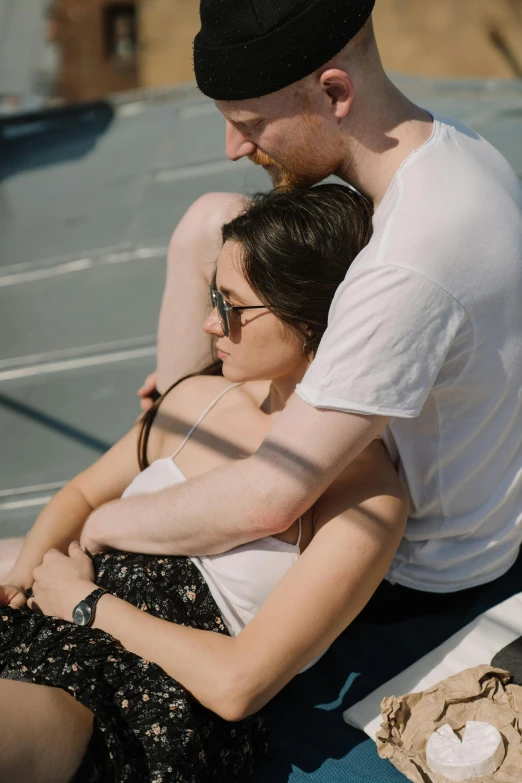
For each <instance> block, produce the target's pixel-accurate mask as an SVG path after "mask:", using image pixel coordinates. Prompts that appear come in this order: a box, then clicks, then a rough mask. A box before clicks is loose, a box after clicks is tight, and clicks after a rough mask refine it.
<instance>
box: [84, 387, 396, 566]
mask: <svg viewBox="0 0 522 783" xmlns="http://www.w3.org/2000/svg"><path fill="white" fill-rule="evenodd" d="M385 423H386V420H385V419H383V418H380V417H376V416H374V417H365V416H356V415H352V414H347V413H339V412H336V411H319V410H316V409H315V408H312V407H311V406H309V405H307V404H306V403H305V402H303V401H302V400H300V399H293V400H292V401H291V403H290V404H289V405H288V406H287V409H286V410H285V411H283V413H282V414H281V416H280V418H279V420H278V421H277V422H276V423H275V425H274V426H273V427H272V429H271V430H270V432H269V433H268V435H267V437H266V438H265V441H264V443H263V444H262V446H261V447H260V449H259V450H258V452H256V454H254V455H252V456H251V457H249V458H248V459H246V460H242V461H238V462H234V463H232V464H230V465H227V466H225V467H221V468H218V469H217V470H214V471H212V472H211V473H207V474H205V475H203V476H198V477H196V478H193V479H191V480H190V481H187V482H184V483H183V484H178V485H176V486H174V487H171V488H168V489H165V490H162V491H160V492H157V493H153V494H150V495H140V496H135V497H130V498H126V499H124V500H118V501H113V502H112V503H109V504H106V505H105V506H103V507H102V508H100V509H98V510H97V511H96V512H95V513H94V514H93V515H92V516H91V518H90V519H89V520H88V522H87V525H86V527H85V531H84V535H83V536H82V545H84V546H86V548H88V549H89V551H92V552H96V551H100V550H101V549H104V548H114V549H122V550H126V551H132V552H143V553H149V554H173V555H209V554H216V553H219V552H225V551H227V550H229V549H232V548H233V547H235V546H239V545H241V544H245V543H247V542H249V541H254V540H256V539H258V538H263V537H264V536H267V535H273V534H276V533H280V532H282V531H283V530H286V529H287V528H288V527H289V526H290V525H291V524H292V523H293V522H294V521H295V520H296V519H297V518H298V517H299V515H300V514H303V513H304V512H305V511H306V510H307V509H308V508H309V507H310V506H311V505H312V504H313V503H314V502H315V501H316V500H317V498H318V497H319V496H320V495H321V494H322V493H323V492H324V490H325V489H326V488H327V487H328V486H329V485H330V483H331V482H332V481H333V480H334V479H335V478H336V476H337V475H338V474H339V473H340V472H341V471H342V470H343V469H344V468H345V467H346V465H347V464H349V463H350V462H351V461H352V460H353V459H355V457H356V456H357V455H358V454H359V453H360V452H361V451H362V450H363V448H364V447H365V446H367V445H368V443H369V442H370V441H371V440H372V439H373V438H374V437H375V436H376V434H377V433H378V432H379V431H380V430H381V429H382V427H383V426H384V424H385Z"/></svg>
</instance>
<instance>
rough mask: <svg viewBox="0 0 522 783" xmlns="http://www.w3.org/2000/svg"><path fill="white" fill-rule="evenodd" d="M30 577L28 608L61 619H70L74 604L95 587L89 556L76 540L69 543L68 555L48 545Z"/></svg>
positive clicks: (92, 567)
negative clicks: (49, 547) (30, 590)
mask: <svg viewBox="0 0 522 783" xmlns="http://www.w3.org/2000/svg"><path fill="white" fill-rule="evenodd" d="M33 577H34V584H33V597H32V598H30V599H29V601H28V604H27V605H28V606H29V608H30V609H34V610H36V611H40V612H42V613H43V614H46V615H49V616H51V617H60V618H61V619H62V620H68V621H71V620H72V612H73V609H74V607H75V606H76V604H78V603H79V602H80V601H83V599H84V598H86V597H87V596H88V595H89V593H92V591H93V590H94V589H95V588H96V584H95V582H94V566H93V564H92V560H91V558H90V557H89V556H88V555H87V554H86V553H85V552H84V551H83V550H82V549H81V547H80V545H79V543H78V542H77V541H73V542H72V544H71V545H70V546H69V555H68V556H67V555H64V554H62V553H61V552H58V550H56V549H50V550H49V552H47V553H46V554H45V555H44V559H43V561H42V564H41V565H39V566H38V567H37V568H35V569H34V572H33Z"/></svg>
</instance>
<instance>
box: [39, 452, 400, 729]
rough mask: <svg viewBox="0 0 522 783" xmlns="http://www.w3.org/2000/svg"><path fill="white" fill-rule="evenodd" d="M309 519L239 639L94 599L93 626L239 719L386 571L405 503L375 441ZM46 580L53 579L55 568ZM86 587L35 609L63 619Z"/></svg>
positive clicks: (308, 656) (355, 609) (329, 638)
mask: <svg viewBox="0 0 522 783" xmlns="http://www.w3.org/2000/svg"><path fill="white" fill-rule="evenodd" d="M314 516H315V522H316V530H317V532H316V535H315V537H314V539H313V540H312V542H311V543H310V545H309V546H308V547H307V549H306V550H305V552H304V553H303V555H302V556H301V557H300V558H299V559H298V561H297V563H296V564H295V565H294V566H293V567H292V568H291V569H290V571H289V572H288V574H287V575H286V576H285V577H284V579H283V580H282V581H281V582H280V583H279V585H278V586H277V587H276V589H275V590H274V592H273V593H272V594H271V595H270V596H269V598H268V599H267V601H266V602H265V604H264V605H263V607H262V608H261V610H260V611H259V613H258V614H257V615H256V617H255V618H254V619H253V620H252V621H251V623H249V625H248V626H247V627H246V628H245V629H244V631H242V632H241V634H240V635H239V636H238V637H236V638H230V637H227V636H222V635H220V634H215V633H211V632H208V631H199V630H195V629H192V628H184V627H182V626H178V625H174V624H172V623H168V622H166V621H164V620H159V619H157V618H155V617H152V616H150V615H148V614H146V613H144V612H142V611H140V610H139V609H136V608H135V607H133V606H131V605H130V604H128V603H126V602H125V601H122V600H120V599H118V598H115V597H114V596H111V595H105V596H103V597H102V599H101V600H100V602H99V604H98V608H97V612H96V619H95V624H94V627H95V628H100V629H101V630H103V631H106V632H107V633H110V634H111V635H112V636H114V637H115V638H116V639H118V640H119V641H120V642H121V644H122V645H123V646H124V647H125V648H126V649H128V650H130V651H131V652H134V653H136V654H137V655H139V656H141V657H142V658H145V659H146V660H150V661H154V662H155V663H157V664H158V665H159V666H161V667H162V669H164V671H166V672H167V674H169V675H170V676H172V677H174V678H175V679H176V680H178V682H180V683H181V684H182V685H183V686H184V687H185V688H187V689H188V690H189V691H191V692H192V694H193V695H194V696H195V698H197V699H198V700H199V701H200V702H201V703H202V704H204V705H205V706H206V707H208V708H209V709H211V710H213V711H214V712H216V713H218V714H219V715H221V716H222V717H223V718H225V719H226V720H239V719H241V718H243V717H246V716H247V715H249V714H251V713H253V712H255V711H257V710H258V709H260V708H261V707H262V706H263V705H264V704H266V703H267V702H268V701H269V700H270V699H271V698H272V697H273V696H275V694H276V693H277V692H278V691H279V690H281V688H282V687H283V686H284V685H285V684H286V683H287V682H288V681H289V680H290V679H292V677H293V676H294V675H296V674H297V673H298V672H299V671H300V670H301V669H302V668H303V667H304V666H306V664H307V663H309V662H310V661H312V660H313V659H314V658H315V657H316V656H317V655H318V654H319V653H320V652H322V651H323V650H324V649H325V648H326V647H328V645H330V644H331V643H332V642H333V640H334V639H335V638H336V637H337V636H338V635H339V634H340V633H341V632H342V631H343V630H344V629H345V628H346V627H347V626H348V625H349V624H350V623H351V621H352V620H353V619H354V618H355V617H356V616H357V614H358V613H359V612H360V611H361V609H362V608H363V607H364V606H365V604H366V603H367V602H368V600H369V599H370V597H371V595H372V594H373V592H374V591H375V589H376V588H377V586H378V585H379V583H380V582H381V580H382V579H383V577H384V575H385V574H386V572H387V570H388V568H389V566H390V563H391V561H392V558H393V555H394V553H395V551H396V549H397V547H398V545H399V542H400V540H401V537H402V535H403V532H404V526H405V523H406V517H407V501H406V497H405V492H404V490H403V488H402V486H401V485H400V482H399V480H398V478H397V475H396V473H395V471H394V470H393V468H392V466H391V463H390V460H389V458H388V456H387V454H386V452H385V450H384V447H383V446H382V444H381V443H378V442H375V443H372V444H371V445H370V447H369V448H368V449H367V450H366V451H365V452H364V453H363V454H362V455H361V456H360V457H359V459H358V460H356V461H355V462H354V463H352V465H351V466H350V467H349V468H348V469H347V470H346V471H344V473H343V474H342V475H341V476H340V477H339V478H338V479H337V481H336V482H335V483H334V484H333V485H332V486H331V487H330V489H329V490H328V491H327V492H326V493H325V494H324V495H323V497H322V498H321V499H320V500H319V501H318V503H317V504H316V508H315V513H314ZM50 578H51V580H52V579H55V580H56V565H54V567H53V568H52V569H51V570H50ZM92 587H93V586H92V585H89V584H88V583H87V584H77V585H76V586H75V587H74V589H72V588H73V586H72V585H70V587H69V590H65V589H63V587H61V588H60V587H59V586H58V588H56V589H55V595H56V598H55V599H54V601H55V603H54V604H53V602H52V601H50V602H49V603H48V604H46V603H45V602H44V603H43V606H42V608H43V610H44V611H45V612H46V613H53V612H56V611H57V610H60V611H59V616H64V618H65V619H70V616H71V612H72V607H73V606H74V604H75V603H77V602H78V601H79V600H81V599H82V598H84V597H85V595H87V593H88V592H89V591H90V589H92ZM71 590H72V592H71ZM66 592H69V597H68V598H67V599H66V604H67V605H65V604H64V601H65V599H64V594H65V593H66ZM82 593H85V595H83V594H82ZM35 595H36V591H35ZM73 602H74V603H73ZM58 603H59V605H58ZM48 609H51V611H48Z"/></svg>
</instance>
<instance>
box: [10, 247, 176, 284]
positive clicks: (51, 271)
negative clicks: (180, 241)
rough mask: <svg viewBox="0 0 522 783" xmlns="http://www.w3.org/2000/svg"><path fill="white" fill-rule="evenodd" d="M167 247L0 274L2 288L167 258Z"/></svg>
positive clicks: (141, 249) (117, 252) (148, 248)
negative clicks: (103, 267) (73, 273)
mask: <svg viewBox="0 0 522 783" xmlns="http://www.w3.org/2000/svg"><path fill="white" fill-rule="evenodd" d="M167 249H168V248H167V247H163V246H161V247H143V248H136V249H133V250H122V251H116V252H112V253H106V254H104V255H101V256H96V255H93V256H92V257H90V258H78V259H76V260H74V261H66V262H64V263H59V264H56V265H54V266H44V267H42V268H40V269H29V270H27V271H26V272H23V271H22V272H16V271H13V272H10V273H8V274H3V275H2V274H1V273H0V288H6V287H7V286H12V285H20V284H21V283H34V282H35V281H37V280H45V279H48V278H52V277H58V276H59V275H67V274H70V273H71V272H83V271H84V270H85V269H91V268H92V267H97V266H107V265H108V264H122V263H125V262H128V261H143V260H148V259H151V258H165V257H166V254H167ZM11 268H12V267H11Z"/></svg>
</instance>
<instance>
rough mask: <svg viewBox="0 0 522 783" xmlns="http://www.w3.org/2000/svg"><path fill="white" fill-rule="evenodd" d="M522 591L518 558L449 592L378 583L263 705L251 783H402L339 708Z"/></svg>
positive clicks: (387, 763)
mask: <svg viewBox="0 0 522 783" xmlns="http://www.w3.org/2000/svg"><path fill="white" fill-rule="evenodd" d="M521 591H522V556H519V558H518V561H517V563H516V564H515V565H514V566H513V567H512V568H511V569H510V571H508V573H507V574H505V575H504V576H503V577H501V578H500V579H497V580H496V581H495V582H491V583H490V584H488V585H483V586H481V587H477V588H472V589H470V590H463V591H461V592H459V593H453V594H450V595H446V596H444V595H433V594H431V593H421V592H419V591H414V590H409V589H407V588H403V587H400V586H392V585H390V584H389V583H387V582H383V583H382V585H381V586H380V587H379V589H378V590H377V592H376V593H375V595H374V596H373V598H372V600H371V601H370V602H369V604H368V606H367V607H366V609H365V610H364V611H363V612H362V613H361V614H360V615H359V617H358V618H357V619H356V620H355V621H354V622H353V623H352V624H351V626H350V627H349V628H348V629H347V630H346V631H345V633H344V634H342V636H341V637H340V638H339V639H338V640H337V641H336V642H335V644H334V645H333V646H332V647H331V649H330V650H329V651H328V653H327V654H326V655H325V656H324V657H323V658H322V659H321V661H319V663H317V664H316V665H315V666H314V667H313V668H312V669H310V670H309V671H307V672H305V673H304V674H300V675H298V676H297V677H295V679H294V680H293V681H292V682H291V683H290V684H289V685H288V686H287V687H286V688H285V689H284V690H283V691H282V692H281V693H280V694H279V695H278V696H277V697H276V698H275V699H274V700H273V701H272V702H271V703H270V705H269V706H268V708H267V709H268V712H269V715H270V720H271V724H272V736H271V748H270V752H269V754H268V756H267V758H266V759H265V762H264V763H263V765H262V766H261V767H260V768H259V770H258V773H257V775H256V777H255V783H285V782H286V781H290V782H291V783H337V781H339V783H341V781H342V783H406V780H407V778H405V777H404V775H402V774H401V773H400V772H398V771H397V770H396V769H395V768H394V767H393V766H392V765H391V764H390V762H389V761H387V760H386V761H385V760H383V759H380V758H379V757H378V755H377V750H376V746H375V743H374V742H373V741H372V740H371V739H369V738H368V737H367V736H366V734H364V733H363V732H362V731H358V730H357V729H354V728H352V727H350V726H347V725H346V724H345V723H344V721H343V717H342V713H343V711H344V710H345V709H347V708H348V707H350V706H351V705H352V704H355V702H357V701H359V699H362V698H364V696H366V695H367V694H368V693H370V692H371V691H372V690H374V689H375V688H376V687H377V686H379V685H382V684H383V683H384V682H386V681H387V680H388V679H390V678H391V677H394V676H395V675H396V674H398V673H399V672H400V671H402V670H403V669H405V668H406V667H407V666H409V665H410V664H412V663H413V662H414V661H415V660H418V659H419V658H420V657H422V656H423V655H425V654H426V653H427V652H429V651H430V650H432V649H434V648H435V647H437V646H438V645H439V644H441V643H442V642H443V641H445V640H446V639H447V638H448V637H450V636H451V635H452V634H454V633H456V632H457V631H458V630H460V629H461V628H462V627H463V626H464V625H466V624H467V623H469V622H471V621H472V620H474V619H475V618H476V617H477V616H478V615H480V614H482V612H485V611H487V610H488V609H490V608H491V607H492V606H495V605H496V604H498V603H500V602H501V601H504V600H505V599H506V598H509V597H510V596H512V595H514V594H515V593H518V592H521ZM484 663H490V661H484ZM390 695H391V694H390Z"/></svg>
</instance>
